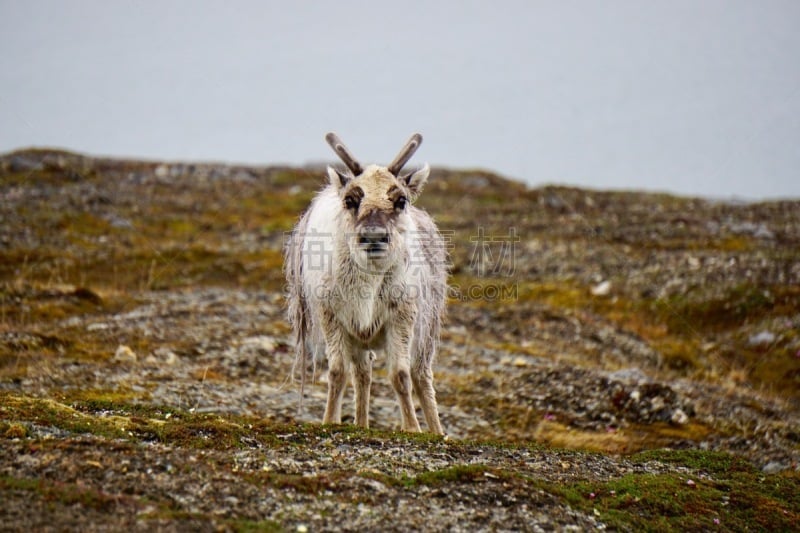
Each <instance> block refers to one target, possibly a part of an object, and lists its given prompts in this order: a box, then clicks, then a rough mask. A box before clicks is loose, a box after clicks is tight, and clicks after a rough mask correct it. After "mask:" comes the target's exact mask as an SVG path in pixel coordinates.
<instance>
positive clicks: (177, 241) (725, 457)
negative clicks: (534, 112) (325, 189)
mask: <svg viewBox="0 0 800 533" xmlns="http://www.w3.org/2000/svg"><path fill="white" fill-rule="evenodd" d="M322 185H323V172H322V171H321V169H318V168H283V167H241V166H229V165H219V164H184V163H159V162H142V161H123V160H109V159H99V158H92V157H87V156H81V155H77V154H71V153H65V152H58V151H53V150H28V151H21V152H15V153H12V154H7V155H5V156H3V157H1V158H0V501H2V505H0V529H2V530H20V529H32V530H58V531H61V530H76V531H77V530H80V531H92V530H119V529H123V528H131V529H134V530H152V529H153V528H155V529H158V530H167V531H169V530H215V531H216V530H223V531H224V530H245V531H253V530H255V531H261V530H266V531H317V530H355V529H370V530H387V531H393V530H395V531H408V530H423V529H424V530H453V531H475V530H492V531H494V530H498V531H502V530H531V531H535V530H551V529H576V530H585V529H606V528H608V529H622V530H636V531H638V530H642V529H645V530H647V529H651V530H670V529H672V530H686V529H692V530H698V529H702V530H715V529H721V530H743V529H755V530H791V529H796V528H798V527H800V526H799V524H800V467H798V460H799V459H800V201H789V200H786V201H772V202H763V203H743V202H733V201H715V200H707V199H695V198H681V197H675V196H670V195H666V194H645V193H637V192H603V191H591V190H579V189H572V188H564V187H552V186H550V187H540V188H529V187H526V186H525V185H523V184H520V183H516V182H513V181H509V180H505V179H503V178H501V177H499V176H496V175H494V174H492V173H490V172H486V171H480V170H461V171H455V170H446V169H434V171H433V172H432V176H431V179H430V181H429V184H428V186H427V188H426V190H425V191H424V192H423V194H422V196H421V198H420V199H419V202H418V203H419V205H420V206H421V207H423V208H425V209H426V210H428V211H429V212H430V213H431V214H432V215H433V216H434V218H435V219H436V220H437V223H438V224H439V227H440V229H441V230H442V231H443V233H444V234H445V236H446V240H447V243H448V248H449V253H450V261H451V263H452V264H451V277H450V286H451V288H450V294H449V302H448V319H447V322H446V326H445V328H444V332H443V336H442V343H441V348H440V353H439V355H438V358H437V363H436V370H435V382H436V388H437V394H438V400H439V407H440V412H441V418H442V423H443V426H444V428H445V431H446V432H447V437H446V438H444V439H443V438H439V437H435V436H432V435H429V434H425V433H423V434H420V435H409V434H404V433H402V432H399V431H397V428H398V426H399V411H398V408H397V406H396V403H395V401H394V399H393V393H392V390H391V386H390V385H389V383H388V382H387V380H386V373H385V368H384V362H383V361H382V360H381V359H380V358H379V359H378V360H377V361H376V362H375V365H376V366H375V382H374V384H373V390H372V396H373V400H372V405H371V412H370V420H371V422H372V426H373V427H372V429H370V430H361V429H358V428H355V427H353V426H351V425H350V424H349V422H352V415H351V414H350V413H352V391H349V392H348V395H347V397H346V399H345V411H346V412H347V413H348V417H346V420H345V422H346V423H345V424H343V425H341V426H322V425H321V424H320V423H319V421H320V420H321V418H322V411H323V408H324V402H325V391H326V385H327V383H326V375H325V368H324V364H322V365H320V367H319V368H317V369H316V371H315V374H314V378H313V381H309V383H308V384H307V386H306V390H305V397H304V398H303V399H302V402H301V401H300V397H299V385H298V383H297V381H296V379H292V368H293V365H294V354H293V352H292V348H291V345H292V340H291V333H290V331H289V329H288V325H287V323H286V320H285V304H286V302H285V297H284V282H283V273H282V246H283V244H284V241H285V238H286V232H288V231H289V230H290V229H291V228H292V226H293V224H294V223H295V221H296V220H297V218H298V217H299V215H300V214H301V213H302V211H303V210H304V209H305V208H306V206H307V205H308V203H309V201H310V199H311V198H312V196H313V194H314V193H315V191H316V190H318V189H319V188H320V186H322ZM295 377H296V376H295ZM309 378H311V376H310V375H309Z"/></svg>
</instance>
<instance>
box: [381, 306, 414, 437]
mask: <svg viewBox="0 0 800 533" xmlns="http://www.w3.org/2000/svg"><path fill="white" fill-rule="evenodd" d="M412 327H413V316H412V315H411V314H410V313H400V316H399V317H398V320H397V321H396V322H395V323H394V324H391V325H390V326H389V328H388V330H387V339H386V341H387V344H386V354H387V359H388V364H389V377H390V378H391V380H392V386H393V387H394V392H395V394H396V395H397V401H398V403H399V404H400V416H401V417H402V430H403V431H414V432H419V431H420V427H419V421H418V420H417V413H416V412H415V411H414V400H413V398H412V396H411V392H412V385H411V331H412Z"/></svg>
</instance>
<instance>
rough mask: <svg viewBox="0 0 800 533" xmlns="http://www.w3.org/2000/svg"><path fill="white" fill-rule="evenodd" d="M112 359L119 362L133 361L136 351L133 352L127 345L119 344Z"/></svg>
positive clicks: (134, 360)
mask: <svg viewBox="0 0 800 533" xmlns="http://www.w3.org/2000/svg"><path fill="white" fill-rule="evenodd" d="M114 361H119V362H121V363H135V362H136V353H134V351H133V350H131V348H130V347H129V346H125V345H124V344H120V345H119V346H118V347H117V351H116V352H114Z"/></svg>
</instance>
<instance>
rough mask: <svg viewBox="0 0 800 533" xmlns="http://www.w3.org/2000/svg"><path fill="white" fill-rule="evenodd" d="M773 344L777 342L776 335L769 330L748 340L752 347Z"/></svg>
mask: <svg viewBox="0 0 800 533" xmlns="http://www.w3.org/2000/svg"><path fill="white" fill-rule="evenodd" d="M773 342H775V334H774V333H772V332H771V331H768V330H763V331H759V332H758V333H756V334H755V335H750V337H749V338H748V339H747V344H749V345H750V346H759V345H764V344H772V343H773Z"/></svg>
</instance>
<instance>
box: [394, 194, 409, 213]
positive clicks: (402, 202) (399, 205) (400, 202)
mask: <svg viewBox="0 0 800 533" xmlns="http://www.w3.org/2000/svg"><path fill="white" fill-rule="evenodd" d="M406 201H407V200H406V197H405V196H400V197H398V198H397V200H395V201H394V208H395V209H397V210H398V211H402V210H403V209H405V208H406Z"/></svg>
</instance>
